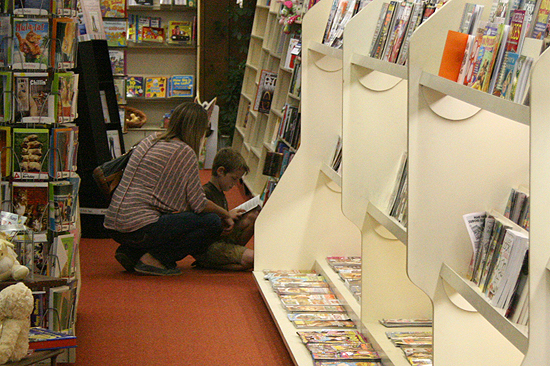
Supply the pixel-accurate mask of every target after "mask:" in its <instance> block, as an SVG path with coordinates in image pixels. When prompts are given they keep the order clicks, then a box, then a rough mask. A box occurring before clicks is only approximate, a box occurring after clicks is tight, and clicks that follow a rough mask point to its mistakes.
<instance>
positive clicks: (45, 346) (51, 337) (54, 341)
mask: <svg viewBox="0 0 550 366" xmlns="http://www.w3.org/2000/svg"><path fill="white" fill-rule="evenodd" d="M74 347H76V336H74V335H71V334H67V333H62V332H55V331H53V330H51V329H47V328H42V327H31V328H30V330H29V349H30V350H34V351H45V350H53V349H60V348H74Z"/></svg>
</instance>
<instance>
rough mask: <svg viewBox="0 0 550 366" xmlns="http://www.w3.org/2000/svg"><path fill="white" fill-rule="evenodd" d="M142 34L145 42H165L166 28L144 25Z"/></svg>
mask: <svg viewBox="0 0 550 366" xmlns="http://www.w3.org/2000/svg"><path fill="white" fill-rule="evenodd" d="M141 36H142V40H143V42H157V43H164V41H165V40H166V36H165V34H164V28H157V27H143V28H142V30H141Z"/></svg>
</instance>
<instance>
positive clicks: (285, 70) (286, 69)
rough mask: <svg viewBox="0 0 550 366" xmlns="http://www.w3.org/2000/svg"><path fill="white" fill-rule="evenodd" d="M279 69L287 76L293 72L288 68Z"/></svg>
mask: <svg viewBox="0 0 550 366" xmlns="http://www.w3.org/2000/svg"><path fill="white" fill-rule="evenodd" d="M279 69H280V70H281V71H283V72H286V73H288V74H292V72H293V70H292V69H289V68H288V67H280V68H279Z"/></svg>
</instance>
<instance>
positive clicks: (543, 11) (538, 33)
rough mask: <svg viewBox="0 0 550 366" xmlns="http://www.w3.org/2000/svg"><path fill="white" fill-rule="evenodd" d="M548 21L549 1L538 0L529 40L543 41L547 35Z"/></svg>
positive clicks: (549, 13) (549, 16) (549, 17)
mask: <svg viewBox="0 0 550 366" xmlns="http://www.w3.org/2000/svg"><path fill="white" fill-rule="evenodd" d="M549 19H550V0H540V2H539V4H538V7H537V9H536V10H535V13H534V18H533V26H532V27H531V38H535V39H544V37H546V34H547V27H548V20H549Z"/></svg>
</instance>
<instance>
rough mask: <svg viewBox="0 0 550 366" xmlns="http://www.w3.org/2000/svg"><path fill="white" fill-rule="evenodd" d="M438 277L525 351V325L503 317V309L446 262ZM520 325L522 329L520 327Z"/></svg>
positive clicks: (527, 342)
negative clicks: (496, 305)
mask: <svg viewBox="0 0 550 366" xmlns="http://www.w3.org/2000/svg"><path fill="white" fill-rule="evenodd" d="M439 275H440V277H441V278H442V279H443V280H445V282H447V283H448V284H449V285H450V286H451V287H452V288H454V289H455V290H456V291H457V292H458V293H459V294H460V295H461V296H462V297H463V298H464V299H465V300H466V301H468V302H469V303H470V305H472V306H473V307H474V308H475V309H476V310H477V311H478V312H479V314H481V315H482V316H483V317H484V318H485V319H486V320H487V321H488V322H489V323H491V325H493V326H494V327H495V328H496V329H497V330H498V331H499V332H500V333H501V334H502V335H503V336H504V337H505V338H506V339H508V340H509V341H510V343H512V344H513V345H514V346H515V347H516V348H517V349H518V350H519V351H520V352H522V353H523V354H526V353H527V349H528V348H529V338H528V336H527V327H524V326H520V325H517V324H513V323H512V322H510V320H508V319H507V318H505V317H504V310H502V309H497V308H495V307H494V306H492V305H491V304H490V303H489V300H488V298H487V297H486V296H485V295H484V294H483V293H482V292H481V291H480V289H479V288H478V287H476V286H475V284H474V283H471V282H469V281H466V280H464V279H463V278H462V277H461V276H459V275H458V274H457V273H456V272H455V271H454V270H453V269H451V268H450V267H449V266H448V265H447V264H445V263H443V264H442V265H441V272H440V273H439ZM520 327H521V328H522V329H520Z"/></svg>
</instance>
